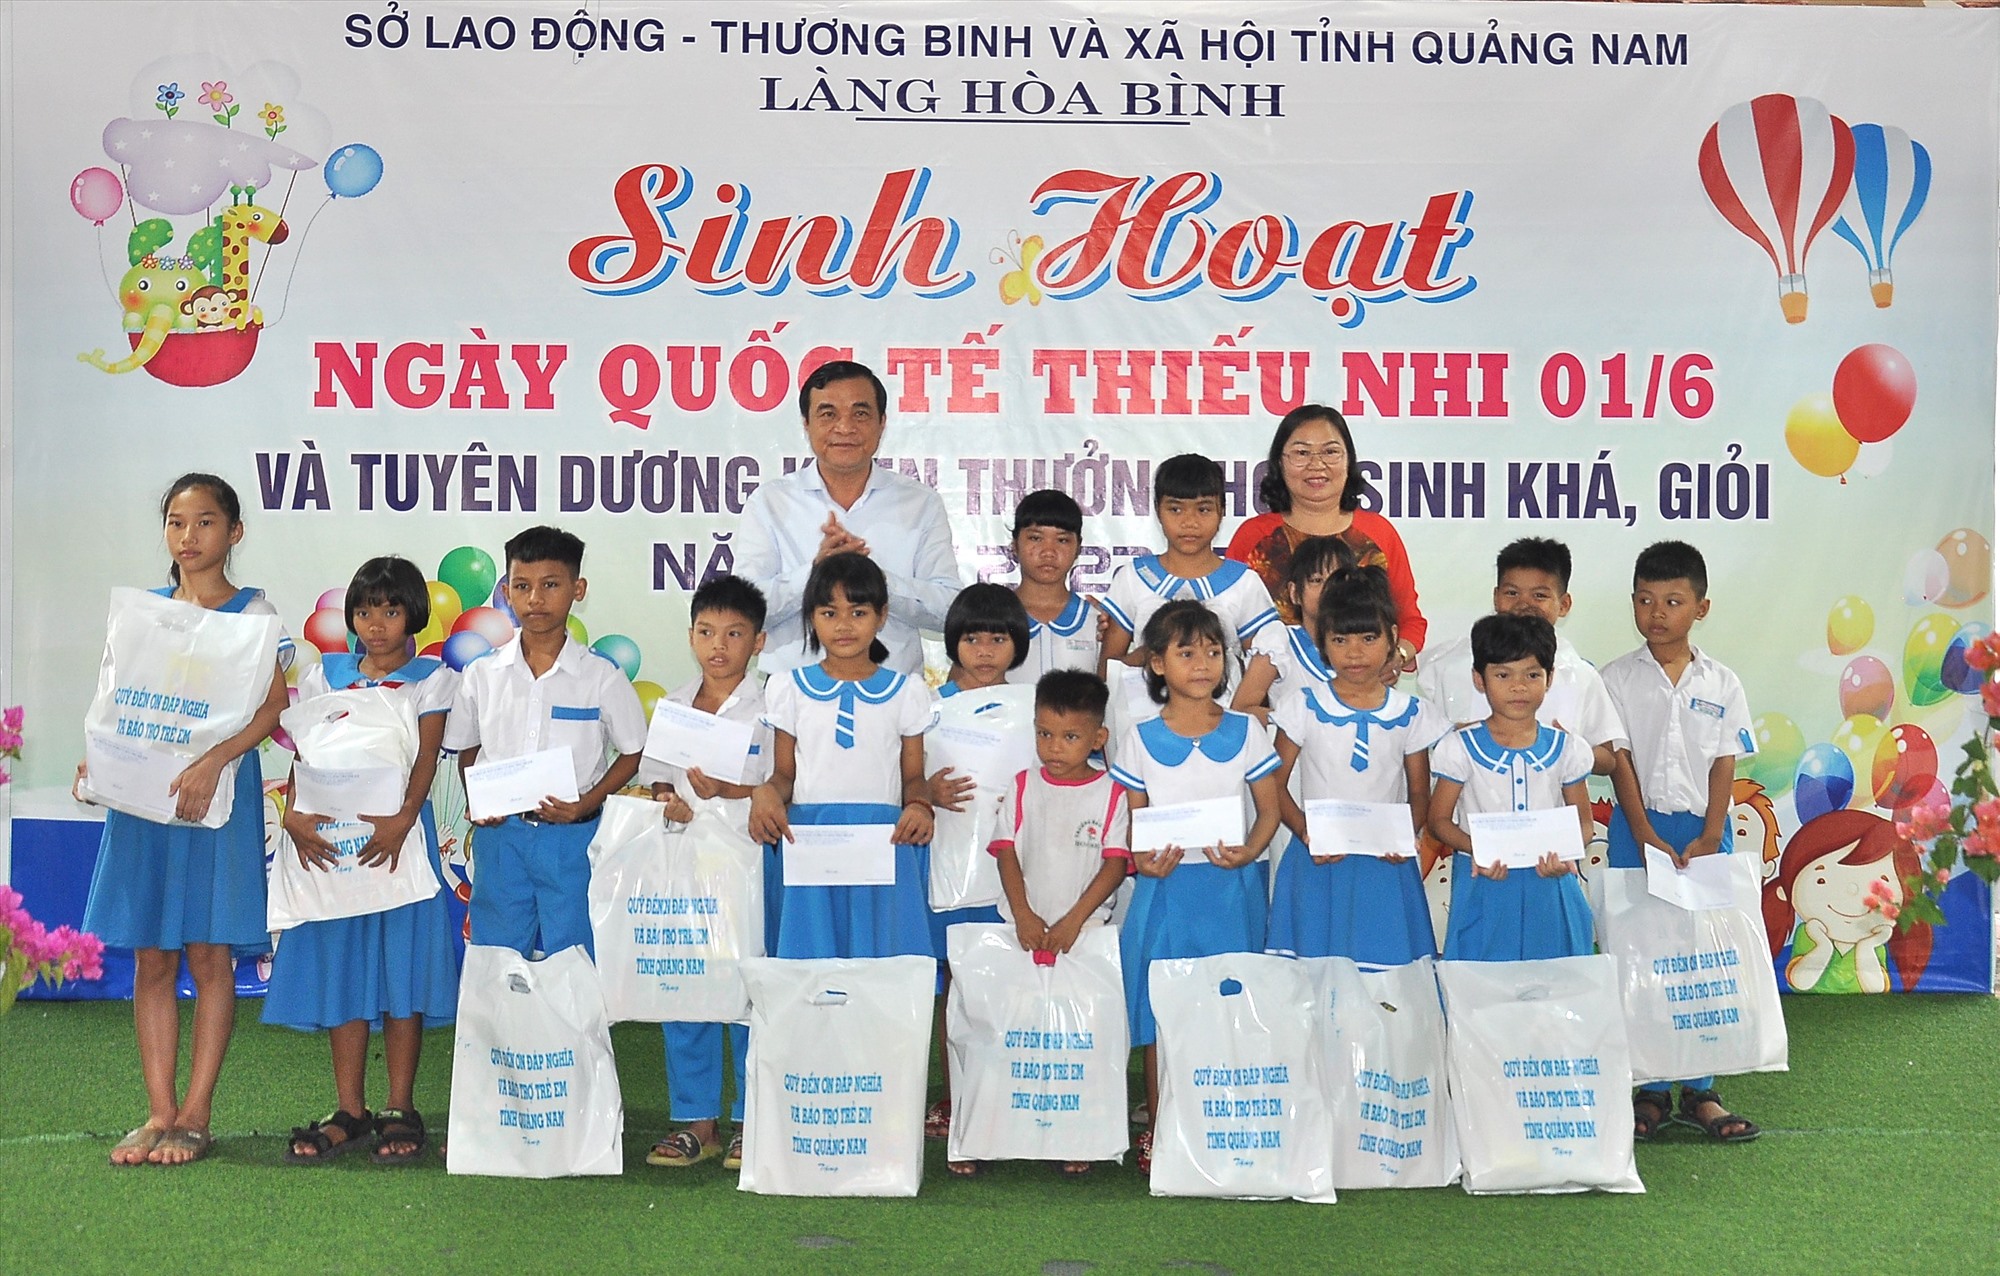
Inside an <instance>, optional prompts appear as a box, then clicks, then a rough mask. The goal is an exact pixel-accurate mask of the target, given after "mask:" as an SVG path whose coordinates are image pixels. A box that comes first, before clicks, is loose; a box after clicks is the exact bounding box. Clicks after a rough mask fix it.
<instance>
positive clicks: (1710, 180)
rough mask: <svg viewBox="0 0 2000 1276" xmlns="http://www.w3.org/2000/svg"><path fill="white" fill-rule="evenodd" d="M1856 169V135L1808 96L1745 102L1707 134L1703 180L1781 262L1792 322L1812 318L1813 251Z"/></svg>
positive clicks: (1784, 302)
mask: <svg viewBox="0 0 2000 1276" xmlns="http://www.w3.org/2000/svg"><path fill="white" fill-rule="evenodd" d="M1853 176H1854V135H1853V134H1852V133H1851V132H1849V130H1848V127H1847V124H1846V123H1845V122H1844V121H1843V120H1841V119H1840V117H1839V116H1836V115H1830V114H1828V113H1827V109H1826V107H1825V106H1824V105H1822V104H1820V103H1819V102H1816V101H1814V100H1813V99H1811V98H1809V97H1793V96H1791V95H1790V94H1788V93H1767V94H1765V95H1764V96H1762V97H1758V98H1752V99H1751V100H1750V101H1748V102H1739V103H1738V104H1736V105H1735V106H1732V107H1730V108H1729V109H1728V110H1726V111H1724V112H1723V113H1722V118H1721V119H1719V120H1717V121H1716V122H1715V123H1714V124H1713V125H1711V126H1710V128H1709V130H1708V135H1707V136H1706V137H1704V138H1702V140H1701V184H1702V186H1703V187H1704V188H1705V189H1706V190H1707V191H1708V197H1709V199H1710V200H1712V201H1713V202H1714V204H1715V207H1716V210H1717V211H1718V212H1720V213H1721V214H1722V215H1723V217H1724V218H1725V219H1727V221H1728V222H1729V224H1730V225H1731V226H1734V227H1735V228H1736V229H1737V230H1739V231H1741V232H1742V233H1743V235H1744V236H1745V237H1746V238H1748V239H1749V240H1750V241H1751V242H1753V243H1755V244H1756V245H1757V246H1758V247H1759V248H1762V249H1763V250H1764V253H1765V255H1766V256H1768V257H1769V258H1770V259H1771V264H1772V265H1773V266H1774V267H1776V268H1777V271H1778V304H1779V306H1781V307H1782V308H1783V310H1784V312H1785V322H1786V323H1801V322H1803V321H1804V320H1805V317H1806V252H1807V251H1808V250H1809V249H1810V248H1811V247H1812V241H1813V237H1814V236H1815V235H1817V234H1819V232H1820V230H1821V228H1822V227H1824V226H1825V225H1826V224H1827V223H1828V222H1830V221H1832V220H1833V217H1834V214H1835V213H1837V212H1838V211H1840V201H1841V199H1842V198H1843V197H1845V196H1846V194H1847V187H1848V183H1849V182H1850V181H1851V180H1852V179H1853Z"/></svg>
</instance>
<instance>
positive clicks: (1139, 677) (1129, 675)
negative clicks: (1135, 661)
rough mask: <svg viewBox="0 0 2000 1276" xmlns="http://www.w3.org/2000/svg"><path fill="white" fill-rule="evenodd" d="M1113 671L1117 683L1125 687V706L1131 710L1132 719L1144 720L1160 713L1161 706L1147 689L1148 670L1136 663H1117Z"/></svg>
mask: <svg viewBox="0 0 2000 1276" xmlns="http://www.w3.org/2000/svg"><path fill="white" fill-rule="evenodd" d="M1113 673H1114V674H1115V676H1116V678H1117V684H1118V685H1122V686H1123V687H1124V695H1125V707H1126V708H1127V709H1129V710H1130V711H1131V714H1132V721H1134V722H1144V721H1145V720H1146V719H1148V718H1151V717H1156V716H1158V715H1159V712H1160V706H1159V705H1156V704H1154V703H1153V697H1152V695H1151V693H1149V692H1148V691H1147V690H1146V671H1145V670H1144V669H1141V668H1139V667H1138V666H1136V665H1115V666H1113Z"/></svg>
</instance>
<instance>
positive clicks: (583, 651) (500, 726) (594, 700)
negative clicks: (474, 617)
mask: <svg viewBox="0 0 2000 1276" xmlns="http://www.w3.org/2000/svg"><path fill="white" fill-rule="evenodd" d="M474 745H477V746H479V753H480V756H481V757H482V758H483V759H485V760H486V761H489V762H491V761H498V760H500V759H502V758H518V757H525V756H527V755H528V754H530V753H539V752H541V751H542V750H544V749H559V748H567V749H568V750H569V751H570V759H571V761H572V762H573V763H574V764H575V766H576V788H577V792H579V793H583V792H587V791H588V790H589V789H590V787H591V786H592V785H594V784H596V783H597V782H598V781H599V780H601V779H603V778H604V773H605V772H606V771H608V770H610V768H611V758H612V756H613V755H617V756H620V757H622V756H624V755H625V754H628V753H637V752H639V751H640V750H641V749H643V748H645V747H646V714H645V711H644V710H643V709H641V708H640V707H639V693H638V692H636V691H634V690H632V684H631V683H630V682H627V681H626V680H625V675H624V673H623V672H622V671H620V669H619V668H618V666H617V665H615V664H613V663H611V662H610V661H609V660H606V659H605V658H604V657H603V656H600V655H598V654H597V653H596V652H594V651H592V650H591V649H590V648H588V647H586V646H584V645H583V644H582V643H580V642H578V641H577V640H576V639H575V638H566V639H564V640H563V646H562V650H561V651H560V652H558V653H556V660H555V663H554V664H553V665H551V666H549V671H548V672H547V673H545V674H543V675H542V676H541V677H539V678H537V677H536V676H535V675H534V674H533V673H532V672H530V671H529V669H528V663H527V661H525V660H523V659H522V658H521V640H520V638H519V636H518V635H517V636H516V637H515V639H514V641H512V642H510V643H508V644H507V645H506V646H504V647H502V648H500V649H499V650H498V651H495V652H493V653H492V654H491V655H488V656H481V657H480V658H479V659H477V660H475V661H473V662H472V663H471V664H469V665H467V666H466V667H465V669H464V670H463V672H462V673H461V675H460V678H459V684H458V700H457V703H456V704H455V705H454V706H453V707H452V714H451V717H450V718H449V719H448V720H447V721H446V723H445V729H444V747H445V748H447V749H457V750H464V749H470V748H472V747H473V746H474Z"/></svg>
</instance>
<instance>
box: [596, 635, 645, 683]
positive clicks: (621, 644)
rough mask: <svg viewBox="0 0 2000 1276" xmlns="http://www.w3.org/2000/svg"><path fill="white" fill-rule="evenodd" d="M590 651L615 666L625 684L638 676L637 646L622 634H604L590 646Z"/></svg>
mask: <svg viewBox="0 0 2000 1276" xmlns="http://www.w3.org/2000/svg"><path fill="white" fill-rule="evenodd" d="M590 649H591V650H592V651H594V652H596V653H597V654H598V655H600V656H602V657H604V658H605V659H606V660H609V661H610V662H611V663H612V664H614V665H617V666H618V671H619V672H620V673H622V674H624V675H625V680H626V681H627V682H630V681H632V680H633V679H635V678H637V677H638V676H639V644H638V643H636V642H633V641H632V640H631V639H630V638H627V637H626V636H625V635H624V634H606V635H604V636H603V637H602V638H599V639H598V640H597V641H596V642H594V643H592V644H590Z"/></svg>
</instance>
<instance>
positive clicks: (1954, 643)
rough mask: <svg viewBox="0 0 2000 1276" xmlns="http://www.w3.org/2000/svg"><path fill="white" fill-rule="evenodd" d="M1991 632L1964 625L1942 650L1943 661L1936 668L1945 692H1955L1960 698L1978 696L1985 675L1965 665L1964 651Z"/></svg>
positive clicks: (1971, 625)
mask: <svg viewBox="0 0 2000 1276" xmlns="http://www.w3.org/2000/svg"><path fill="white" fill-rule="evenodd" d="M1992 632H1993V631H1992V630H1990V629H1988V628H1987V627H1986V626H1984V625H1981V624H1978V623H1974V624H1970V625H1966V626H1965V627H1964V628H1962V629H1960V630H1959V631H1958V633H1956V634H1954V635H1953V636H1952V640H1951V645H1950V646H1949V647H1946V648H1945V649H1944V660H1943V661H1942V662H1941V663H1940V664H1939V666H1938V681H1939V682H1940V683H1942V684H1943V685H1944V688H1945V689H1946V690H1947V691H1956V692H1957V693H1958V694H1959V695H1962V696H1976V695H1978V694H1979V684H1980V683H1981V682H1982V681H1984V680H1985V677H1986V675H1985V674H1982V673H1981V672H1979V670H1977V669H1974V668H1973V667H1972V666H1971V665H1970V664H1968V663H1966V659H1965V653H1966V649H1967V648H1969V647H1971V646H1972V645H1973V644H1974V643H1976V642H1979V641H1981V640H1982V639H1984V638H1985V637H1986V635H1987V634H1989V633H1992Z"/></svg>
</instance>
